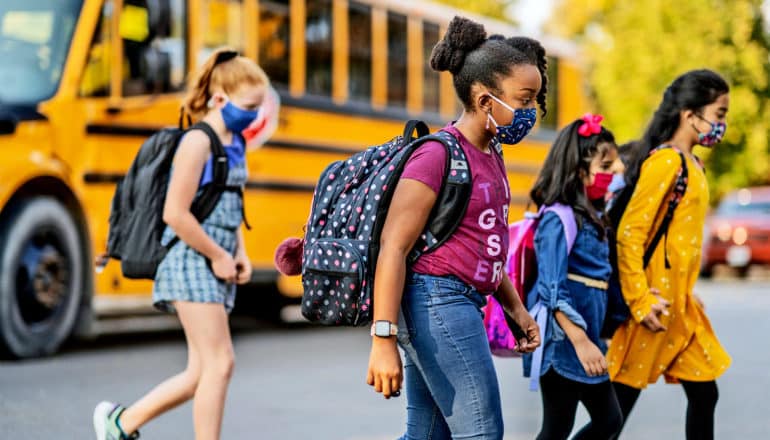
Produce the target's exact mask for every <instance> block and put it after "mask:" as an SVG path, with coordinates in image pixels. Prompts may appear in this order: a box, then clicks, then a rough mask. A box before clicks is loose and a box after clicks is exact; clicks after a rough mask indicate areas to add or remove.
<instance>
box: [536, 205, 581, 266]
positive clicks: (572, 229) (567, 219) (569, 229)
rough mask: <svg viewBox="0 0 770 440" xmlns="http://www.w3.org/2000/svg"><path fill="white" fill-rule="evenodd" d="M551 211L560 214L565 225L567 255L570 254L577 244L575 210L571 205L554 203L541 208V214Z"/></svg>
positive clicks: (560, 218)
mask: <svg viewBox="0 0 770 440" xmlns="http://www.w3.org/2000/svg"><path fill="white" fill-rule="evenodd" d="M549 211H550V212H553V213H554V214H556V215H558V216H559V220H561V224H562V225H563V226H564V236H565V237H566V238H567V255H569V253H570V252H572V247H573V246H574V245H575V239H577V233H578V226H577V219H576V218H575V212H574V211H573V210H572V207H570V206H567V205H564V204H561V203H554V204H553V205H549V206H546V207H543V208H541V215H542V214H545V213H546V212H549Z"/></svg>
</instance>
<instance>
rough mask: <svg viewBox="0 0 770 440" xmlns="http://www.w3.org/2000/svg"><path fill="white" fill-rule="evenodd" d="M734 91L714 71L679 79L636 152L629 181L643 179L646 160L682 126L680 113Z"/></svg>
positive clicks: (698, 110)
mask: <svg viewBox="0 0 770 440" xmlns="http://www.w3.org/2000/svg"><path fill="white" fill-rule="evenodd" d="M729 91H730V86H728V85H727V81H725V80H724V79H723V78H722V77H721V76H719V74H717V73H716V72H714V71H711V70H707V69H701V70H692V71H690V72H687V73H685V74H683V75H681V76H680V77H679V78H677V79H675V80H674V82H672V83H671V85H669V86H668V88H666V91H665V92H664V93H663V101H661V103H660V105H659V106H658V109H657V110H656V111H655V114H654V115H653V117H652V121H650V124H649V125H648V126H647V130H646V131H645V132H644V136H643V137H642V140H641V142H642V145H641V148H637V149H635V151H634V154H633V157H631V160H630V161H629V164H628V167H627V168H626V174H625V177H626V182H627V183H628V184H629V185H630V186H635V185H636V182H637V180H639V173H640V171H641V168H642V163H643V162H644V160H645V159H646V158H647V157H648V156H649V155H650V152H651V151H652V150H653V149H654V148H657V147H659V146H660V145H661V144H663V143H664V142H666V141H668V140H670V139H671V138H672V137H673V136H674V133H676V131H677V130H678V129H679V119H680V116H679V114H680V112H681V111H683V110H692V111H694V112H695V113H696V114H700V113H701V112H702V111H703V107H705V106H707V105H709V104H711V103H713V102H714V101H716V100H717V98H719V97H720V96H722V95H724V94H725V93H727V92H729Z"/></svg>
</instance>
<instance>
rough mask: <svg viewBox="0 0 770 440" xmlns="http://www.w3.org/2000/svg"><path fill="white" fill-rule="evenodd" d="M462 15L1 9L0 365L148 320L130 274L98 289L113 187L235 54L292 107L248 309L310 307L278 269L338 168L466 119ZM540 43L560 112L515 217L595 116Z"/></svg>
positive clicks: (173, 1)
mask: <svg viewBox="0 0 770 440" xmlns="http://www.w3.org/2000/svg"><path fill="white" fill-rule="evenodd" d="M458 13H460V12H458V11H456V10H453V9H451V8H447V7H444V6H440V5H437V4H434V3H429V2H426V1H423V0H409V1H407V0H3V1H2V2H0V59H3V60H4V61H3V62H2V63H0V151H1V152H2V153H1V154H2V156H0V157H2V159H1V160H0V349H2V351H3V352H4V353H5V354H6V355H11V356H16V357H30V356H38V355H44V354H50V353H53V352H55V351H56V350H57V348H58V347H59V346H60V344H61V343H62V342H63V341H64V340H66V339H67V338H68V337H69V336H71V335H72V334H73V333H74V334H89V333H94V332H99V331H102V330H103V329H106V328H109V326H108V324H106V323H109V322H121V320H123V319H126V318H129V317H134V316H137V315H145V314H150V315H151V310H152V309H151V304H150V291H151V284H150V282H148V281H136V280H128V279H126V278H123V277H122V275H121V272H120V265H119V264H116V263H115V262H112V263H110V264H108V265H107V266H106V267H105V268H104V270H103V271H102V272H99V273H97V271H95V270H94V266H93V264H92V261H93V256H94V255H96V254H99V253H101V252H103V251H104V249H105V242H106V237H107V232H108V218H109V210H110V201H111V198H112V195H113V192H114V188H115V183H116V182H117V181H118V180H119V179H121V177H122V176H123V175H124V173H125V172H126V170H127V168H128V166H129V164H130V162H131V160H132V159H133V157H134V155H135V154H136V152H137V150H138V148H139V146H140V145H141V143H142V142H143V140H144V139H146V138H147V137H148V136H149V135H150V134H152V133H153V132H155V131H156V130H158V129H159V128H161V127H164V126H168V125H173V124H176V122H177V118H178V114H179V107H180V102H181V98H182V95H183V88H184V83H185V79H186V78H187V77H188V75H190V73H191V72H192V71H194V70H195V68H196V67H197V66H198V65H200V64H201V63H202V62H203V60H204V59H205V58H206V56H207V55H208V54H209V53H211V51H212V50H214V49H215V48H217V47H220V46H224V45H227V46H231V47H235V48H237V49H238V50H239V51H241V53H243V54H245V55H246V56H248V57H251V58H253V59H255V60H257V61H258V62H259V63H260V65H262V67H263V68H264V69H265V71H266V72H267V74H268V75H269V76H270V78H271V79H272V82H273V85H274V87H275V88H276V89H277V90H278V91H279V94H280V96H281V100H282V108H281V114H280V121H279V127H278V129H277V131H276V133H275V135H274V136H273V137H272V138H271V140H270V141H269V142H268V144H267V145H265V146H264V147H263V148H262V149H260V150H258V151H256V152H254V153H252V154H250V155H249V156H248V166H249V172H250V178H249V181H248V184H247V187H246V193H245V194H246V196H245V197H246V209H247V217H248V219H249V221H250V223H251V225H252V230H251V231H248V232H247V233H246V237H247V242H248V253H249V255H250V256H251V258H252V259H253V263H254V268H255V271H254V277H253V280H252V281H253V283H252V284H251V285H250V286H248V287H246V288H244V289H243V291H242V292H241V295H239V296H240V297H241V298H245V299H248V300H250V301H248V307H246V309H247V310H246V311H247V312H251V313H256V312H263V313H265V312H267V313H275V311H276V310H277V308H278V307H279V306H281V305H282V304H286V303H289V302H291V301H293V300H296V298H297V297H298V296H299V295H300V294H301V289H300V284H299V283H298V282H297V281H296V280H293V279H284V278H282V277H280V276H278V274H277V272H276V271H275V269H274V268H273V252H274V249H275V247H276V245H277V244H278V243H279V242H280V241H281V240H282V239H284V238H286V237H289V236H300V235H301V234H302V227H303V224H304V222H305V221H306V219H307V215H308V209H309V205H310V199H311V196H312V191H313V187H314V184H315V181H316V179H317V177H318V175H319V174H320V172H321V171H322V170H323V168H324V167H325V166H326V165H327V164H328V163H329V162H330V161H333V160H339V159H342V158H344V157H346V156H348V155H350V154H352V153H355V152H357V151H360V150H362V149H364V148H365V147H366V146H368V145H373V144H379V143H382V142H384V141H385V140H388V139H390V138H391V137H393V136H394V135H396V134H399V133H400V132H401V129H402V127H403V123H404V121H405V120H407V119H413V118H417V119H423V120H425V121H427V122H429V123H430V124H431V125H432V127H433V128H438V127H440V126H441V125H442V124H444V123H446V121H451V120H452V119H453V118H455V117H456V116H457V115H458V114H459V104H458V102H457V101H456V98H455V95H454V91H453V88H452V84H451V78H450V77H449V76H448V75H447V74H438V73H435V72H433V71H431V69H430V68H429V67H428V66H427V59H428V56H429V54H430V51H431V49H432V47H433V45H434V44H435V43H436V42H437V41H438V40H439V37H440V36H441V35H442V33H443V32H444V30H445V28H446V26H447V24H448V22H449V20H450V19H451V18H452V17H453V16H454V15H455V14H458ZM474 18H476V19H479V20H481V19H480V18H479V17H474ZM481 21H483V22H484V23H485V25H486V26H487V30H488V31H489V32H490V33H499V34H503V35H514V34H515V33H516V29H515V28H513V27H511V26H509V25H507V24H504V23H501V22H495V21H491V20H481ZM543 41H544V43H545V45H546V48H547V50H548V52H549V54H550V56H551V58H550V63H549V64H550V78H551V86H550V93H549V97H548V98H549V101H548V107H549V110H550V112H549V114H548V117H547V118H545V119H544V120H543V121H541V123H540V125H539V127H538V129H537V131H536V132H535V133H534V134H533V135H532V136H530V137H529V139H528V140H527V141H526V142H524V143H522V144H521V145H518V146H516V147H514V148H510V149H508V151H507V153H506V154H507V156H506V157H507V159H506V160H507V163H508V171H509V177H510V182H511V185H512V188H513V191H514V194H513V203H512V210H511V213H512V216H513V218H515V216H517V215H519V214H521V212H522V210H523V209H524V206H525V204H526V202H527V191H528V189H529V186H530V185H531V183H532V181H533V179H534V176H535V173H536V172H537V170H538V167H539V165H540V163H541V162H542V160H543V158H544V156H545V154H546V150H547V145H548V144H549V142H550V140H551V139H552V137H553V134H554V130H555V129H556V127H558V126H559V125H560V124H564V123H565V122H567V121H568V120H570V119H573V118H575V117H576V116H579V115H580V114H581V112H582V111H583V110H584V109H585V102H584V97H583V95H582V93H581V90H582V87H581V75H580V70H579V68H578V64H577V62H576V59H575V57H576V52H575V50H574V48H573V47H572V46H571V45H570V44H569V43H568V42H565V41H561V40H557V39H551V38H544V39H543ZM147 322H149V321H147ZM147 325H150V324H147Z"/></svg>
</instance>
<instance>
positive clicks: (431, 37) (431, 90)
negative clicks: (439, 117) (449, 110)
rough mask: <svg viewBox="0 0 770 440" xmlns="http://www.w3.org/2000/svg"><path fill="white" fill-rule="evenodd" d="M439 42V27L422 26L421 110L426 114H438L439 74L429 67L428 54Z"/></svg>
mask: <svg viewBox="0 0 770 440" xmlns="http://www.w3.org/2000/svg"><path fill="white" fill-rule="evenodd" d="M438 40H439V27H438V25H437V24H433V23H423V24H422V47H423V50H422V54H423V56H422V65H423V80H422V87H423V109H424V110H425V112H427V113H438V112H439V94H440V85H439V73H438V72H436V71H435V70H433V69H431V67H430V54H431V52H433V46H435V45H436V43H438Z"/></svg>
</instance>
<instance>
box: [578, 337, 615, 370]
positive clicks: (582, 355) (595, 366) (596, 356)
mask: <svg viewBox="0 0 770 440" xmlns="http://www.w3.org/2000/svg"><path fill="white" fill-rule="evenodd" d="M575 352H576V353H577V356H578V359H580V363H581V364H582V365H583V369H584V370H586V373H587V374H588V375H589V376H601V375H602V374H607V360H606V359H605V358H604V355H603V354H602V351H601V350H599V347H597V346H596V344H594V343H593V342H591V340H590V339H588V338H583V339H581V340H580V341H579V342H577V343H575Z"/></svg>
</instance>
